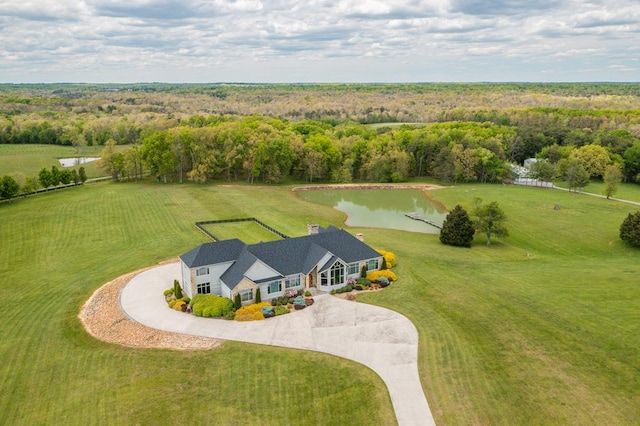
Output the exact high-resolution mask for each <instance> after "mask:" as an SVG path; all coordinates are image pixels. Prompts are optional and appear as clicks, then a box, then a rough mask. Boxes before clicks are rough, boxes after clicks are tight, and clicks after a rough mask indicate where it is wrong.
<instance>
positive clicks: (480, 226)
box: [474, 198, 509, 246]
mask: <svg viewBox="0 0 640 426" xmlns="http://www.w3.org/2000/svg"><path fill="white" fill-rule="evenodd" d="M474 204H475V205H476V208H475V210H474V216H475V217H476V221H475V226H476V230H477V231H478V232H482V233H484V234H485V235H486V236H487V245H488V246H490V245H491V237H492V236H495V237H508V236H509V231H508V230H507V228H506V226H505V222H506V221H507V216H506V215H505V214H504V212H503V211H502V209H501V208H500V207H499V206H498V203H497V202H496V201H492V202H490V203H489V204H485V205H483V204H482V200H481V199H479V198H478V199H476V200H475V201H474Z"/></svg>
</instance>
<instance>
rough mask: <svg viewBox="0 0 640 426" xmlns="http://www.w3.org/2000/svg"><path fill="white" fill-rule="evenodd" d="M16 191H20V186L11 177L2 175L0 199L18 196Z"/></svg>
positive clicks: (0, 179)
mask: <svg viewBox="0 0 640 426" xmlns="http://www.w3.org/2000/svg"><path fill="white" fill-rule="evenodd" d="M18 191H20V185H18V182H16V180H15V179H14V178H13V177H12V176H9V175H4V176H2V178H0V199H4V200H8V199H10V198H13V197H15V196H16V195H18Z"/></svg>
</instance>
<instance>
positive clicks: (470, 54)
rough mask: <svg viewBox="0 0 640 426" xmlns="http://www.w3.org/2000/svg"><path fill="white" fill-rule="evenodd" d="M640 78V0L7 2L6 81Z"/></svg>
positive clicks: (1, 57)
mask: <svg viewBox="0 0 640 426" xmlns="http://www.w3.org/2000/svg"><path fill="white" fill-rule="evenodd" d="M478 81H492V82H510V81H530V82H558V81H561V82H584V81H587V82H588V81H633V82H637V81H640V0H426V1H423V0H392V1H391V0H385V1H379V0H334V1H330V0H304V1H302V0H234V1H226V0H78V1H74V0H1V1H0V83H55V82H86V83H135V82H171V83H174V82H175V83H213V82H244V83H292V82H349V83H351V82H354V83H355V82H363V83H366V82H478Z"/></svg>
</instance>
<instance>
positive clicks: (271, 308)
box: [260, 306, 273, 316]
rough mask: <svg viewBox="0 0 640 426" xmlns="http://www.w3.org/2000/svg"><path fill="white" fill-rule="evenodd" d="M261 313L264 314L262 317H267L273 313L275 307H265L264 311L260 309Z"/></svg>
mask: <svg viewBox="0 0 640 426" xmlns="http://www.w3.org/2000/svg"><path fill="white" fill-rule="evenodd" d="M260 312H262V315H264V316H266V315H267V314H269V313H272V312H273V306H263V307H262V309H260Z"/></svg>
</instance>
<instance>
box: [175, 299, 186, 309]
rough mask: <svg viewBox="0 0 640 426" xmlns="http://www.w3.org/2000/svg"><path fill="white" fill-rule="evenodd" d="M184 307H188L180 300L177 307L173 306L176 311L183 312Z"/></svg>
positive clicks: (176, 304)
mask: <svg viewBox="0 0 640 426" xmlns="http://www.w3.org/2000/svg"><path fill="white" fill-rule="evenodd" d="M182 305H186V303H185V301H184V300H178V301H177V302H176V303H175V305H173V309H175V310H176V311H182Z"/></svg>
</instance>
